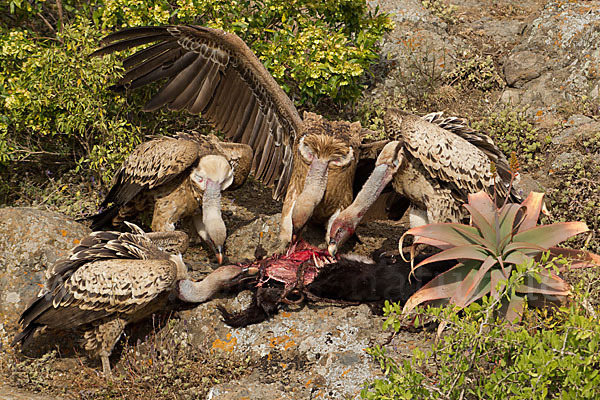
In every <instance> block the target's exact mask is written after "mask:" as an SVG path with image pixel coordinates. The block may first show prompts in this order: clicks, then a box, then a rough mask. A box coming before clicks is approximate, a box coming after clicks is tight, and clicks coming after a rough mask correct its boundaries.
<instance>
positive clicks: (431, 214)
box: [327, 109, 520, 253]
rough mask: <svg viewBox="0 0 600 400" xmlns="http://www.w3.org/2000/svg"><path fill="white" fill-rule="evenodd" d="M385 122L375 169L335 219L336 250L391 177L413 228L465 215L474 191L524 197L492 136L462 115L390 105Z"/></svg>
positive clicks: (332, 240) (332, 243) (330, 233)
mask: <svg viewBox="0 0 600 400" xmlns="http://www.w3.org/2000/svg"><path fill="white" fill-rule="evenodd" d="M384 121H385V129H386V134H387V135H388V136H389V137H390V141H389V142H388V143H387V144H386V145H385V146H384V147H383V149H382V150H381V153H380V154H379V157H378V158H377V162H376V167H375V169H374V171H373V174H372V175H371V177H370V178H369V180H368V181H367V182H366V183H365V186H364V187H363V189H362V190H361V192H360V193H359V194H358V195H357V197H356V199H355V200H354V202H353V203H352V205H351V206H350V207H349V208H348V209H346V210H344V211H342V212H341V213H340V214H339V215H336V216H335V217H334V218H332V220H331V222H330V225H329V229H328V235H327V240H328V241H329V242H330V251H331V252H332V253H335V252H336V251H337V247H338V246H339V245H340V244H341V243H343V242H344V241H345V240H346V239H347V238H348V237H349V236H350V235H351V234H352V233H353V232H354V230H355V229H356V226H357V225H358V223H359V222H360V220H361V219H362V216H363V215H364V213H365V212H366V210H367V209H368V208H369V207H370V206H371V205H372V204H373V202H374V201H375V200H376V199H377V198H378V196H379V194H380V192H381V191H382V190H383V188H384V187H385V186H386V185H388V183H389V182H390V181H391V182H392V185H393V188H394V190H395V191H396V192H397V193H398V194H400V195H402V196H404V197H406V198H407V199H408V200H409V201H410V202H411V209H410V225H411V227H415V226H419V225H423V224H427V223H440V222H458V221H461V220H463V219H464V218H465V217H466V216H467V213H466V210H465V209H464V208H463V207H462V204H464V203H465V202H466V201H467V197H468V195H469V193H475V192H478V191H480V190H485V191H487V192H488V193H490V194H493V193H494V191H495V192H496V194H497V199H498V201H499V202H502V201H504V198H505V197H506V196H509V197H510V199H511V200H514V201H518V200H519V199H520V196H519V194H518V192H517V190H516V189H515V188H514V185H512V184H513V183H514V182H512V174H511V171H510V167H509V165H508V162H507V160H506V157H505V156H504V155H503V154H502V152H501V151H500V150H499V149H498V148H497V147H496V146H495V145H494V143H493V141H492V140H491V139H490V138H489V137H488V136H487V135H485V134H484V133H481V132H477V131H475V130H473V129H471V128H469V126H468V125H467V124H466V122H464V121H463V120H460V119H458V118H453V117H451V118H442V114H441V113H433V114H429V115H426V116H425V117H422V118H420V117H418V116H416V115H411V114H407V113H404V112H402V111H400V110H397V109H388V111H387V113H386V115H385V119H384ZM492 162H493V163H494V164H495V166H496V173H495V174H492V173H491V163H492ZM509 191H510V192H509Z"/></svg>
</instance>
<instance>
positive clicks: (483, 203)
mask: <svg viewBox="0 0 600 400" xmlns="http://www.w3.org/2000/svg"><path fill="white" fill-rule="evenodd" d="M467 206H469V207H468V208H467V209H468V210H469V212H471V211H472V210H477V213H478V214H479V215H481V217H483V218H484V219H485V221H487V223H488V225H490V226H493V225H494V223H495V220H494V218H495V215H496V205H495V204H494V202H493V201H492V199H491V198H490V196H489V195H488V194H487V193H486V192H484V191H483V190H481V191H479V192H477V193H471V194H469V203H468V204H465V207H467ZM476 225H477V224H476ZM478 226H479V225H478Z"/></svg>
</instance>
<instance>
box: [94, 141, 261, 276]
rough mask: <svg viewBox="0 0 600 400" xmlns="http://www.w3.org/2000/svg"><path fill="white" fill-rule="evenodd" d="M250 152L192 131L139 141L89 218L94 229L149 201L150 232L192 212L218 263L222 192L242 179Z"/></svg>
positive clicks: (113, 222)
mask: <svg viewBox="0 0 600 400" xmlns="http://www.w3.org/2000/svg"><path fill="white" fill-rule="evenodd" d="M252 153H253V152H252V148H251V147H250V146H248V145H244V144H239V143H223V142H221V141H219V140H218V139H217V137H216V136H214V135H210V136H203V135H200V134H198V133H196V132H191V133H183V132H180V133H178V134H177V135H176V137H174V138H172V137H158V138H155V139H153V140H150V141H148V142H145V143H142V144H141V145H139V146H138V147H136V148H135V149H134V150H133V152H132V153H131V154H130V155H129V157H127V159H126V160H125V162H124V163H123V165H122V166H121V168H120V169H119V171H118V172H117V174H116V176H115V179H114V184H113V185H112V187H111V189H110V191H109V192H108V195H107V196H106V198H105V199H104V201H103V202H102V204H101V208H102V209H103V211H101V212H100V213H98V214H96V215H93V216H91V217H90V218H91V219H92V225H91V227H92V230H98V229H102V228H104V227H106V226H109V225H118V224H119V223H120V222H122V221H123V220H125V219H126V218H128V217H131V216H132V215H135V214H136V213H137V212H140V211H143V210H144V209H145V208H146V207H147V205H150V206H152V205H153V206H154V213H153V216H152V230H153V231H155V232H167V231H173V230H175V224H176V223H177V221H179V219H180V218H182V217H185V216H192V219H193V222H194V226H195V227H196V230H197V232H198V235H199V236H200V237H201V238H202V239H203V240H204V241H205V242H206V243H207V244H208V245H209V247H210V248H211V249H212V250H213V252H214V253H215V254H216V257H217V260H218V262H219V264H221V263H222V262H223V245H224V243H225V239H226V228H225V223H224V222H223V219H222V217H221V191H222V190H226V189H229V190H233V189H236V188H238V187H239V186H241V185H242V184H243V183H244V181H245V180H246V177H247V176H248V173H249V172H250V166H251V164H252ZM200 207H202V209H201V211H200Z"/></svg>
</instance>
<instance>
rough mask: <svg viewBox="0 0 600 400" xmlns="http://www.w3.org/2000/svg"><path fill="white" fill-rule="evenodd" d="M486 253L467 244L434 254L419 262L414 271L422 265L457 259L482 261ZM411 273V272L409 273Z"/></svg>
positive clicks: (477, 246)
mask: <svg viewBox="0 0 600 400" xmlns="http://www.w3.org/2000/svg"><path fill="white" fill-rule="evenodd" d="M488 255H489V254H488V253H487V252H486V251H485V249H484V248H483V247H481V246H479V245H477V244H469V245H466V246H457V247H453V248H451V249H448V250H444V251H442V252H439V253H436V254H434V255H432V256H431V257H428V258H426V259H425V260H423V261H421V262H420V263H419V264H418V265H417V266H416V267H415V268H414V269H417V268H419V267H420V266H422V265H426V264H431V263H433V262H437V261H445V260H458V259H464V258H466V259H469V260H479V261H484V260H485V259H486V258H487V257H488ZM411 272H412V271H411Z"/></svg>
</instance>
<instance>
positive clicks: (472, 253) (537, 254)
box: [400, 191, 600, 321]
mask: <svg viewBox="0 0 600 400" xmlns="http://www.w3.org/2000/svg"><path fill="white" fill-rule="evenodd" d="M543 197H544V195H543V193H536V192H531V194H530V195H529V196H528V197H527V198H526V199H525V200H524V201H523V203H521V204H515V203H506V204H504V205H503V206H502V207H500V208H498V207H496V204H495V203H494V201H492V199H491V198H490V196H489V195H488V194H487V193H485V192H483V191H482V192H478V193H475V194H471V195H469V202H468V204H465V205H464V206H465V207H466V208H467V210H468V211H469V213H470V215H471V225H465V224H459V223H444V224H430V225H423V226H419V227H416V228H413V229H410V230H408V231H407V232H406V233H405V234H404V235H403V236H402V238H401V239H400V243H402V240H403V238H404V236H405V235H413V236H414V238H415V241H414V243H413V245H412V248H411V256H412V257H414V249H415V246H416V245H418V244H426V245H431V246H434V247H437V248H439V249H440V250H442V251H441V252H439V253H437V254H435V255H433V256H431V257H429V258H427V259H425V260H424V261H422V262H421V263H419V264H418V265H416V266H413V268H412V270H413V271H414V270H415V269H416V268H419V267H420V266H422V265H425V264H429V263H432V262H436V261H443V260H454V259H455V260H457V261H458V263H457V265H456V266H454V267H453V268H451V269H450V270H448V271H446V272H445V273H443V274H441V275H439V276H437V277H436V278H434V279H433V280H432V281H431V282H429V283H428V284H427V285H425V286H423V287H422V288H421V289H420V290H419V291H418V292H416V293H415V294H414V295H413V296H412V297H411V298H410V299H409V300H408V302H407V303H406V304H405V306H404V310H403V312H404V313H407V312H410V311H411V310H413V309H414V308H415V307H416V306H418V305H419V304H422V303H424V302H431V301H438V302H441V303H450V304H453V305H455V306H457V307H459V308H464V307H466V306H468V305H469V304H471V303H473V302H475V301H477V300H479V299H481V298H482V297H483V296H485V295H491V296H492V297H494V298H495V299H497V298H498V297H499V296H500V291H499V290H498V288H499V283H500V282H503V281H506V280H507V279H508V278H509V277H510V275H511V272H512V271H513V268H514V267H515V265H520V264H523V263H527V262H530V261H532V260H539V259H540V258H541V256H542V255H543V254H544V253H545V252H550V254H551V256H555V257H558V256H563V258H565V259H567V260H568V261H569V263H568V264H570V267H571V268H582V267H587V266H593V265H600V256H598V255H596V254H593V253H590V252H586V251H583V250H575V249H568V248H559V247H556V245H558V244H559V243H561V242H563V241H565V240H567V239H568V238H570V237H572V236H574V235H577V234H580V233H583V232H587V231H588V227H587V225H586V224H585V223H584V222H558V223H554V224H551V225H540V226H537V221H538V218H539V215H540V212H541V210H542V205H543V202H542V200H543ZM400 247H402V246H400ZM550 259H553V257H551V258H550ZM500 286H501V285H500ZM569 293H570V286H569V284H568V283H567V282H565V281H564V280H563V279H561V278H560V277H559V276H557V275H556V273H554V272H553V268H551V265H546V268H545V270H544V271H543V273H541V274H540V276H537V277H533V276H527V277H526V279H525V280H524V283H523V284H521V285H519V286H518V287H516V289H515V290H514V291H512V294H509V295H510V299H509V301H508V303H507V307H504V317H505V318H506V319H507V320H509V321H513V320H514V319H515V318H518V317H519V316H520V315H521V313H522V311H523V306H524V299H525V297H526V296H531V297H532V298H534V297H537V299H540V296H541V298H544V299H550V300H554V301H556V300H559V301H562V300H565V299H566V296H568V295H569Z"/></svg>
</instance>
